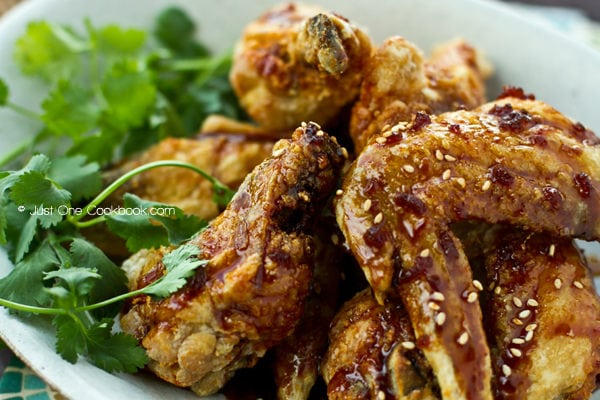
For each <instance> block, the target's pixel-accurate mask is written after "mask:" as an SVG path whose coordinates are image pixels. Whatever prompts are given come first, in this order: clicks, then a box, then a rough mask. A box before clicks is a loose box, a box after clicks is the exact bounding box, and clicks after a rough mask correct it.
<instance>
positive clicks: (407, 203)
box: [337, 90, 600, 399]
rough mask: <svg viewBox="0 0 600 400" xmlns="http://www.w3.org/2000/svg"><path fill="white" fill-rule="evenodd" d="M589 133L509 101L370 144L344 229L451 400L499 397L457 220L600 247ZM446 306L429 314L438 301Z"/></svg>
mask: <svg viewBox="0 0 600 400" xmlns="http://www.w3.org/2000/svg"><path fill="white" fill-rule="evenodd" d="M599 191H600V146H598V139H597V138H596V137H595V136H594V135H593V133H592V132H590V131H588V130H586V129H585V128H584V127H583V126H582V125H581V124H577V123H573V122H572V121H571V120H569V119H567V118H566V117H564V116H563V115H561V114H560V113H559V112H558V111H556V110H555V109H553V108H551V107H550V106H548V105H547V104H544V103H542V102H539V101H535V100H532V99H531V98H528V96H525V95H524V94H523V93H522V92H521V91H518V90H511V91H509V92H507V93H506V94H505V96H504V97H503V98H502V99H499V100H497V101H495V102H492V103H489V104H486V105H484V106H481V107H480V108H478V109H476V110H474V111H456V112H450V113H445V114H442V115H440V116H429V115H427V114H424V113H421V114H417V116H416V117H415V118H414V120H413V122H412V123H411V124H410V125H408V126H405V125H402V126H395V127H391V128H390V129H389V130H387V131H385V132H383V133H382V134H381V136H379V137H378V138H376V139H375V140H373V141H371V142H370V144H369V145H368V146H367V147H366V148H365V149H364V150H363V151H362V153H361V154H360V155H359V157H358V159H357V160H356V161H355V163H354V164H353V166H352V169H351V170H350V172H349V173H348V174H347V176H346V178H345V180H344V184H343V194H342V195H341V197H340V199H339V201H338V203H337V220H338V223H339V224H340V227H341V229H342V232H343V233H344V236H345V238H346V240H347V242H348V245H349V247H350V249H351V250H352V253H353V254H354V256H355V257H356V258H357V260H358V262H359V264H360V265H361V267H362V268H363V270H364V272H365V275H366V277H367V279H368V280H369V283H370V284H371V286H372V288H373V290H374V294H375V297H376V298H377V300H378V301H379V302H380V303H383V302H384V301H385V299H386V298H390V297H391V298H393V299H395V301H402V303H403V304H404V306H405V307H406V310H407V311H408V314H409V316H410V319H411V321H412V324H413V327H414V331H415V336H416V337H417V341H418V342H419V343H421V346H420V349H421V350H422V351H423V353H424V354H425V356H426V357H427V360H428V362H429V363H430V364H431V366H432V369H433V371H434V374H435V375H436V376H437V378H438V382H439V386H440V390H441V394H442V396H443V397H444V398H449V399H450V398H470V399H490V398H491V388H490V381H491V362H490V357H489V351H488V347H487V345H486V342H485V335H484V331H483V327H482V323H481V318H482V317H481V312H480V309H479V307H478V305H477V304H476V303H474V302H469V301H468V300H469V297H473V296H472V295H471V293H474V294H477V293H479V291H480V290H481V289H482V288H483V287H482V284H481V282H480V281H478V280H473V278H472V274H471V270H470V267H469V263H468V260H467V258H466V256H465V253H464V251H463V248H462V246H461V243H460V242H459V241H458V240H457V238H456V236H455V235H454V234H453V233H452V231H451V230H450V228H449V224H450V223H452V222H455V221H461V220H467V219H479V220H483V221H487V222H491V223H496V222H505V223H510V224H514V225H516V226H520V227H527V228H528V229H531V230H536V231H547V232H550V233H552V234H555V235H560V236H577V237H581V238H585V239H594V240H596V239H600V219H599V218H598V206H599V201H600V192H599ZM437 292H439V293H441V294H442V295H443V296H444V301H443V302H441V303H440V304H439V306H438V307H433V308H432V307H429V306H428V304H429V301H428V300H429V299H431V298H432V296H434V293H437Z"/></svg>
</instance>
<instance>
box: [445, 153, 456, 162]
mask: <svg viewBox="0 0 600 400" xmlns="http://www.w3.org/2000/svg"><path fill="white" fill-rule="evenodd" d="M444 159H445V160H446V161H449V162H454V161H456V157H454V156H451V155H450V154H446V155H444Z"/></svg>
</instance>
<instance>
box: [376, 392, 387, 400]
mask: <svg viewBox="0 0 600 400" xmlns="http://www.w3.org/2000/svg"><path fill="white" fill-rule="evenodd" d="M377 400H385V392H384V391H383V390H380V391H379V392H377Z"/></svg>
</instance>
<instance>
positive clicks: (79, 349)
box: [52, 315, 87, 364]
mask: <svg viewBox="0 0 600 400" xmlns="http://www.w3.org/2000/svg"><path fill="white" fill-rule="evenodd" d="M52 324H53V325H54V327H55V328H56V352H57V353H58V354H60V356H61V357H62V358H64V359H65V360H67V361H68V362H70V363H72V364H75V363H76V362H77V359H78V358H79V356H78V355H79V354H86V352H87V340H86V335H85V331H84V330H83V329H81V326H80V325H79V324H78V323H77V321H76V320H75V319H73V318H72V317H71V316H69V315H57V316H56V317H54V318H53V319H52Z"/></svg>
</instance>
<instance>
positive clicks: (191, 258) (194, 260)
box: [143, 244, 207, 297]
mask: <svg viewBox="0 0 600 400" xmlns="http://www.w3.org/2000/svg"><path fill="white" fill-rule="evenodd" d="M199 254H200V249H199V248H198V246H196V245H194V244H186V245H183V246H180V247H178V248H176V249H175V250H173V251H171V252H170V253H168V254H166V255H165V256H164V257H163V260H162V262H163V264H164V266H165V269H166V270H167V273H166V274H165V275H163V276H162V277H161V278H160V279H158V280H156V281H154V282H152V283H151V284H150V285H148V286H146V287H145V288H144V289H143V293H145V294H148V295H151V296H157V297H167V296H169V295H170V294H172V293H174V292H176V291H177V290H179V289H180V288H181V287H183V285H185V283H186V279H187V278H189V277H191V276H192V275H194V273H195V270H196V269H197V268H198V267H200V266H202V265H206V263H207V261H206V260H200V259H198V255H199Z"/></svg>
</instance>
